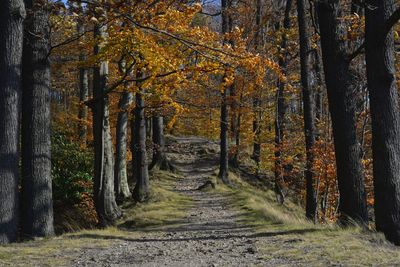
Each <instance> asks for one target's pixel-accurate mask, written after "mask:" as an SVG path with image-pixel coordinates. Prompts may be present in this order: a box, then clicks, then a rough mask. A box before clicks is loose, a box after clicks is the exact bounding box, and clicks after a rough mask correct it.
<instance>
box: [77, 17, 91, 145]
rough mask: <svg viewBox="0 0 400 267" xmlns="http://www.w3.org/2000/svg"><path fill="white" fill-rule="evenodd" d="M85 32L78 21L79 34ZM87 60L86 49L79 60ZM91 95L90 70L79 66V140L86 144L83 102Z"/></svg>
mask: <svg viewBox="0 0 400 267" xmlns="http://www.w3.org/2000/svg"><path fill="white" fill-rule="evenodd" d="M84 32H85V26H84V25H83V22H78V34H83V33H84ZM86 60H87V55H86V52H85V51H81V52H80V54H79V61H81V62H84V61H86ZM88 97H89V70H88V69H87V68H86V67H79V101H80V105H79V114H78V118H79V130H78V133H79V140H80V142H81V144H83V145H86V141H87V116H88V110H87V106H86V105H84V104H83V103H84V102H85V101H87V100H88Z"/></svg>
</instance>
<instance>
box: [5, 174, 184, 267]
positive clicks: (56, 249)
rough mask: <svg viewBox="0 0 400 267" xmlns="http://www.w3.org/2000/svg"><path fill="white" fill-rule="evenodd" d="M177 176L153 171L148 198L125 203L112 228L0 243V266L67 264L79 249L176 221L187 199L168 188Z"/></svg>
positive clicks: (107, 243)
mask: <svg viewBox="0 0 400 267" xmlns="http://www.w3.org/2000/svg"><path fill="white" fill-rule="evenodd" d="M177 179H182V178H181V177H180V176H179V175H175V174H170V173H167V172H162V171H157V172H155V173H154V174H153V175H152V180H151V185H152V189H151V196H150V199H149V201H148V202H146V203H142V204H133V203H128V204H126V205H125V207H124V208H125V210H124V212H125V217H124V218H123V220H121V221H120V222H118V224H117V226H116V227H110V228H107V229H101V230H100V229H99V230H84V231H79V232H75V233H69V234H64V235H61V236H58V237H55V238H49V239H42V240H36V241H29V242H24V243H16V244H11V245H5V246H0V266H70V265H71V261H72V260H73V259H74V258H76V256H77V255H78V253H79V252H80V251H81V250H83V249H87V248H90V249H95V248H104V247H109V246H112V245H113V244H114V243H115V242H118V240H123V239H124V240H127V239H132V240H133V239H136V238H138V237H139V236H141V235H142V234H143V233H142V231H146V230H149V229H154V228H155V227H161V226H165V225H168V224H174V223H178V222H179V220H180V219H181V218H183V217H185V216H186V209H187V208H188V207H190V205H191V200H190V199H189V198H188V197H185V196H183V195H182V194H179V193H177V192H174V191H173V190H172V189H173V185H174V184H175V183H176V181H177Z"/></svg>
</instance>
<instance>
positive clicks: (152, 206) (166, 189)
mask: <svg viewBox="0 0 400 267" xmlns="http://www.w3.org/2000/svg"><path fill="white" fill-rule="evenodd" d="M177 179H183V178H182V177H181V176H179V175H177V174H173V173H170V172H165V171H160V170H157V171H155V172H154V173H153V174H152V179H151V185H152V187H151V190H150V198H149V200H148V201H147V202H146V203H132V202H131V203H127V204H125V205H124V207H123V208H124V209H125V216H124V219H123V220H122V221H120V222H119V226H121V227H124V228H131V229H148V228H155V227H163V226H168V225H172V224H178V223H179V222H180V221H181V220H182V219H183V218H184V217H185V216H186V215H187V210H188V209H189V208H190V207H191V204H192V201H191V199H190V198H189V197H187V196H184V195H183V194H180V193H178V192H175V191H174V190H173V187H174V185H175V183H176V181H177Z"/></svg>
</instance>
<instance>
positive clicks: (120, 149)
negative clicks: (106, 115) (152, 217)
mask: <svg viewBox="0 0 400 267" xmlns="http://www.w3.org/2000/svg"><path fill="white" fill-rule="evenodd" d="M132 101H133V95H132V93H131V92H123V93H122V95H121V98H120V100H119V105H118V106H119V109H120V112H118V119H117V128H116V158H115V170H114V172H115V192H116V195H117V199H118V200H121V201H122V200H124V199H127V198H129V197H131V192H130V191H129V185H128V175H127V163H126V152H127V149H128V145H127V142H128V121H129V118H128V108H129V106H130V105H131V103H132Z"/></svg>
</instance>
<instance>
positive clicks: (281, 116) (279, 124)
mask: <svg viewBox="0 0 400 267" xmlns="http://www.w3.org/2000/svg"><path fill="white" fill-rule="evenodd" d="M292 2H293V1H292V0H288V1H287V2H286V7H285V17H284V19H283V29H284V32H283V34H282V42H281V44H280V56H279V62H278V63H279V67H280V68H281V69H282V72H283V73H284V74H285V75H286V74H287V65H288V52H287V51H286V50H287V46H288V40H287V34H286V31H287V30H289V28H290V24H291V23H290V11H291V9H292ZM277 28H278V29H279V28H280V27H279V26H278V27H277ZM285 87H286V84H285V82H284V81H278V90H277V91H276V114H275V192H276V193H277V197H278V202H279V203H281V204H282V203H283V202H284V200H285V196H284V194H283V190H282V189H283V188H282V187H283V182H284V181H283V176H284V173H283V172H284V170H283V166H282V158H281V154H282V153H281V151H282V144H283V137H284V130H285V114H286V110H287V103H286V101H285V95H284V94H285Z"/></svg>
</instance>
